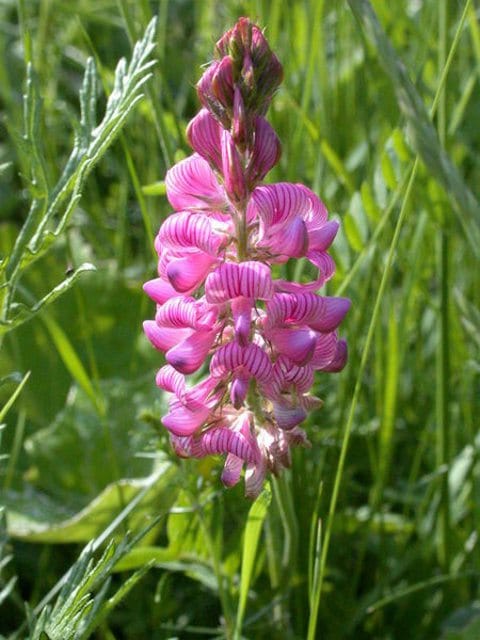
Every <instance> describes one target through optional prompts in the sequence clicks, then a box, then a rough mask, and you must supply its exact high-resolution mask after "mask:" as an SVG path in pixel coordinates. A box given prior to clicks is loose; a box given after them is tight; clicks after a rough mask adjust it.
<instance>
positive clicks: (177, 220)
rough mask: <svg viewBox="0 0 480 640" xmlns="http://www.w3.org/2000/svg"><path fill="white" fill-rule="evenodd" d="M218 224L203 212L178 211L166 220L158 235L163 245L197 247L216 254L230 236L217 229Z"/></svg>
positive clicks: (213, 254) (212, 254)
mask: <svg viewBox="0 0 480 640" xmlns="http://www.w3.org/2000/svg"><path fill="white" fill-rule="evenodd" d="M218 225H219V223H218V222H217V223H215V222H214V221H213V220H212V219H211V218H209V217H208V216H206V215H203V214H201V213H198V214H195V213H190V212H183V213H176V214H174V215H172V216H169V217H168V218H167V219H166V220H165V222H164V223H163V225H162V226H161V228H160V231H159V234H158V237H159V241H160V244H161V245H162V246H166V247H172V248H180V247H187V248H188V247H195V248H196V249H200V250H201V251H205V253H208V254H210V255H211V256H216V255H217V254H218V252H219V250H220V248H221V247H224V246H225V245H226V243H227V241H228V236H227V235H226V234H225V233H222V232H221V231H219V230H218V229H217V227H218Z"/></svg>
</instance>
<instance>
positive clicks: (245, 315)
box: [231, 296, 253, 346]
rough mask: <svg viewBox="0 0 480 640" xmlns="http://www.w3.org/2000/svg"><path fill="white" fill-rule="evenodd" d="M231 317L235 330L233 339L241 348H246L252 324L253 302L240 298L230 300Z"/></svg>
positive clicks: (249, 299)
mask: <svg viewBox="0 0 480 640" xmlns="http://www.w3.org/2000/svg"><path fill="white" fill-rule="evenodd" d="M231 304H232V315H233V322H234V328H235V338H236V339H237V340H238V342H239V343H240V344H241V345H242V346H246V345H247V343H248V338H249V336H250V327H251V324H252V307H253V300H252V299H251V298H244V297H243V296H240V297H238V298H234V299H233V300H232V303H231Z"/></svg>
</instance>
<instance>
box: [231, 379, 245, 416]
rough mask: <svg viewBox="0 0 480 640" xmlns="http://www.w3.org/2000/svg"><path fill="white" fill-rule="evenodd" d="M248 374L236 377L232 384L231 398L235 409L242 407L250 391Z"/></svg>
mask: <svg viewBox="0 0 480 640" xmlns="http://www.w3.org/2000/svg"><path fill="white" fill-rule="evenodd" d="M248 384H249V378H248V376H238V377H235V378H234V380H233V381H232V384H231V386H230V400H231V402H232V404H233V406H234V407H235V409H240V407H242V406H243V403H244V402H245V398H246V397H247V392H248Z"/></svg>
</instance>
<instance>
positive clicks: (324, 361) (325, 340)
mask: <svg viewBox="0 0 480 640" xmlns="http://www.w3.org/2000/svg"><path fill="white" fill-rule="evenodd" d="M337 345H338V340H337V334H336V333H335V332H334V331H332V332H331V333H319V334H318V340H317V344H316V346H315V352H314V354H313V358H312V360H311V362H310V364H311V366H312V367H314V368H315V369H323V368H324V367H326V366H327V365H328V364H329V363H331V362H332V360H333V358H334V357H335V354H336V353H337Z"/></svg>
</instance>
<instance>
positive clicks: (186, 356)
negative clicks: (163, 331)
mask: <svg viewBox="0 0 480 640" xmlns="http://www.w3.org/2000/svg"><path fill="white" fill-rule="evenodd" d="M177 331H178V329H177ZM216 335H217V332H216V331H196V332H195V333H192V335H190V336H189V337H188V338H187V339H186V340H183V341H182V342H180V343H178V344H177V345H176V346H174V347H172V348H171V349H169V351H167V353H166V359H167V362H168V363H169V364H171V365H172V367H174V368H175V369H176V370H177V371H180V373H185V374H189V373H193V372H194V371H196V370H197V369H199V368H200V367H201V366H202V364H203V363H204V361H205V358H206V357H207V355H208V352H209V351H210V348H211V346H212V344H213V341H214V340H215V338H216Z"/></svg>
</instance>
